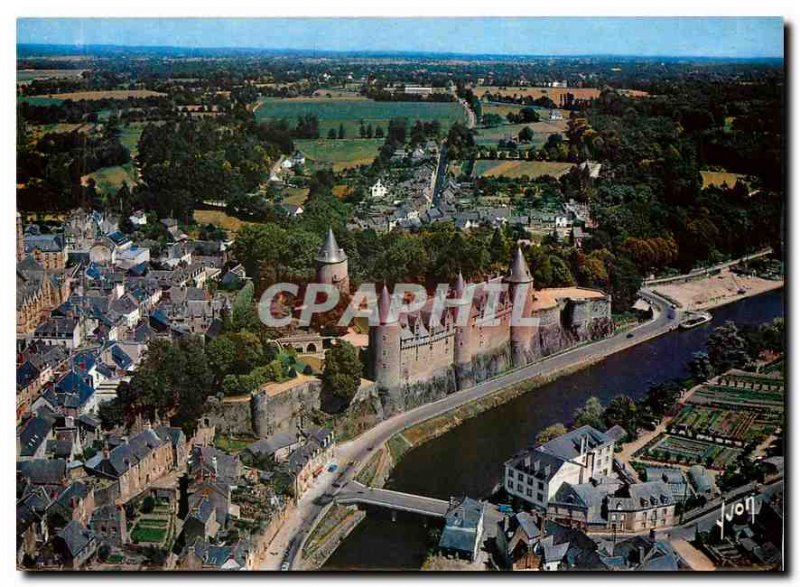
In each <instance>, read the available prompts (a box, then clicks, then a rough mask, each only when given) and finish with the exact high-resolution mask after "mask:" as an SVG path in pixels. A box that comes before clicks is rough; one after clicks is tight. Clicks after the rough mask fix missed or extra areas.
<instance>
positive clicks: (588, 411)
mask: <svg viewBox="0 0 800 587" xmlns="http://www.w3.org/2000/svg"><path fill="white" fill-rule="evenodd" d="M580 426H591V427H592V428H596V429H597V430H602V429H603V404H601V403H600V400H599V399H598V398H597V397H595V396H592V397H590V398H589V399H587V400H586V403H585V404H584V405H583V407H582V408H578V409H577V410H576V411H575V427H576V428H577V427H580Z"/></svg>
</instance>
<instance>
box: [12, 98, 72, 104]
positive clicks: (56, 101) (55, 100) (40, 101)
mask: <svg viewBox="0 0 800 587" xmlns="http://www.w3.org/2000/svg"><path fill="white" fill-rule="evenodd" d="M17 101H18V102H27V103H28V104H32V105H33V106H52V105H53V104H61V102H63V100H61V99H60V98H48V97H46V96H19V97H18V98H17Z"/></svg>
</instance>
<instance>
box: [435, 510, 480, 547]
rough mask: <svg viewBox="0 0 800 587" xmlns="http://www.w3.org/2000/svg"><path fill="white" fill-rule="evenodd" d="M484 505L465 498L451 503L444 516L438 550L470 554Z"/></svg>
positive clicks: (476, 536)
mask: <svg viewBox="0 0 800 587" xmlns="http://www.w3.org/2000/svg"><path fill="white" fill-rule="evenodd" d="M484 508H485V504H483V503H481V502H479V501H477V500H475V499H472V498H471V497H465V498H463V499H462V500H460V501H454V502H451V505H450V509H449V510H448V512H447V514H446V515H445V522H444V529H443V530H442V536H441V538H440V539H439V548H441V549H446V550H457V551H460V552H465V553H469V554H472V552H474V550H475V542H476V541H477V540H478V539H479V538H480V537H479V536H478V525H479V524H480V522H481V519H482V518H483V513H484Z"/></svg>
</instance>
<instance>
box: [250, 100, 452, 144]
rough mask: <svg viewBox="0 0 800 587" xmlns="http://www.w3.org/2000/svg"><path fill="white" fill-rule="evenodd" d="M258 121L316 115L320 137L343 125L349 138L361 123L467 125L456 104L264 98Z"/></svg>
mask: <svg viewBox="0 0 800 587" xmlns="http://www.w3.org/2000/svg"><path fill="white" fill-rule="evenodd" d="M255 113H256V119H257V120H267V119H270V118H272V119H276V118H286V119H287V120H288V121H289V123H290V124H292V125H293V124H294V123H295V122H296V121H297V117H298V116H303V115H305V114H314V115H316V116H317V118H318V119H319V122H320V125H319V126H320V136H321V137H327V135H328V131H329V130H330V129H332V128H333V129H335V130H338V129H339V125H340V124H341V125H343V126H344V129H345V138H346V139H355V138H358V137H359V134H358V130H359V125H360V122H361V121H362V120H363V121H364V124H365V125H366V124H371V125H372V127H373V129H374V128H375V127H376V126H381V127H383V130H384V131H385V130H386V128H387V127H388V124H389V120H390V119H392V118H407V119H408V121H409V125H411V124H413V123H414V121H416V120H439V121H440V122H441V123H442V127H443V130H446V129H447V128H449V127H450V126H451V125H452V124H453V123H454V122H466V117H465V114H464V109H463V108H462V107H461V106H460V105H459V104H458V103H457V102H376V101H374V100H368V99H366V98H325V97H320V98H265V99H263V100H262V101H261V102H260V103H259V105H258V106H257V108H256V111H255Z"/></svg>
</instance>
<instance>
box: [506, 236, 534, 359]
mask: <svg viewBox="0 0 800 587" xmlns="http://www.w3.org/2000/svg"><path fill="white" fill-rule="evenodd" d="M505 282H506V283H508V284H509V288H508V293H509V296H511V300H512V302H514V301H515V300H516V299H517V292H518V291H519V290H520V288H524V289H527V292H528V294H527V296H526V297H525V307H524V308H523V311H522V314H519V310H517V309H516V308H515V315H518V316H519V315H521V316H522V317H524V318H528V317H529V316H530V315H531V309H532V307H531V306H532V304H533V277H532V276H531V271H530V269H529V268H528V263H527V262H526V261H525V256H524V255H523V254H522V249H521V248H520V247H517V252H516V253H515V254H514V258H513V260H512V261H511V266H510V267H509V268H508V275H506V277H505ZM532 339H533V329H532V328H531V327H530V326H515V325H514V324H513V323H512V324H511V362H512V363H513V365H514V367H521V366H522V365H525V364H526V363H528V357H529V355H530V353H531V341H532Z"/></svg>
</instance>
